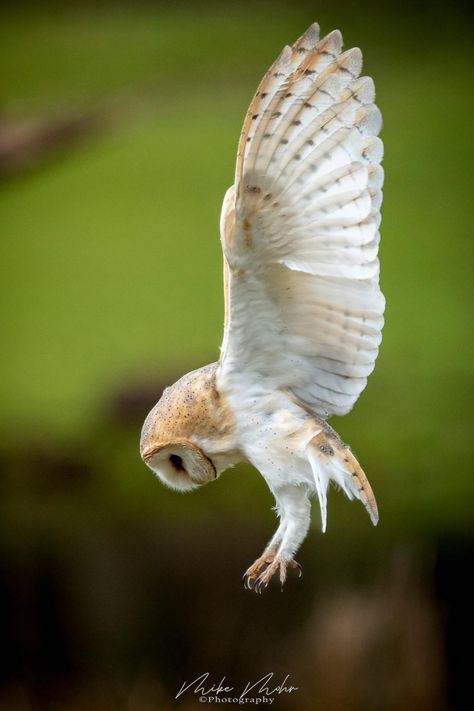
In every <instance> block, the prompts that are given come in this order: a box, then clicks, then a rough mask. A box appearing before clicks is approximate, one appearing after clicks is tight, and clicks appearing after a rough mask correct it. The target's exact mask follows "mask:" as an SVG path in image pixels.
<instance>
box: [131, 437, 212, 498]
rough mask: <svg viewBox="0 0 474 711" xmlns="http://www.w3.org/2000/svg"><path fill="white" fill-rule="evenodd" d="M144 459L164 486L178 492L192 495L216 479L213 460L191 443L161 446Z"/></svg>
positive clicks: (145, 453) (152, 450)
mask: <svg viewBox="0 0 474 711" xmlns="http://www.w3.org/2000/svg"><path fill="white" fill-rule="evenodd" d="M142 457H143V461H144V462H145V464H146V465H147V466H148V467H150V469H151V470H152V471H153V472H155V474H156V475H157V476H158V477H159V478H160V479H161V481H162V482H163V483H164V484H166V485H167V486H169V487H171V488H172V489H177V490H178V491H192V490H193V489H197V488H198V486H202V485H203V484H207V482H209V481H214V479H216V478H217V473H216V469H215V467H214V465H213V463H212V462H211V460H210V459H209V458H208V457H206V455H205V454H204V452H202V450H200V449H199V448H198V447H196V446H195V445H193V444H191V443H188V442H176V443H171V444H167V445H165V446H159V447H156V448H154V449H151V450H149V451H145V452H143V454H142Z"/></svg>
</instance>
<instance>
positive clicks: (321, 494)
mask: <svg viewBox="0 0 474 711" xmlns="http://www.w3.org/2000/svg"><path fill="white" fill-rule="evenodd" d="M308 459H309V463H310V465H311V469H312V471H313V476H314V483H315V486H316V492H317V495H318V499H319V506H320V509H321V527H322V531H323V532H325V531H326V522H327V489H328V486H329V482H330V481H333V482H334V483H335V484H337V485H338V486H340V487H341V489H342V490H343V491H344V493H345V494H346V496H347V497H348V499H351V500H352V499H354V498H356V499H359V501H362V503H363V504H364V506H365V508H366V509H367V512H368V514H369V516H370V520H371V521H372V523H373V524H374V526H376V525H377V523H378V520H379V514H378V509H377V502H376V501H375V496H374V493H373V491H372V487H371V486H370V484H369V481H368V479H367V477H366V476H365V474H364V472H363V470H362V467H361V466H360V464H359V462H358V461H357V459H356V458H355V457H354V455H353V454H352V452H351V450H350V449H349V447H348V446H347V445H345V444H344V443H343V442H342V441H341V440H340V439H339V437H338V436H337V435H336V433H335V432H333V431H332V430H330V431H329V428H328V431H327V432H326V431H325V430H322V431H321V432H320V433H319V434H317V435H316V436H315V437H313V439H312V440H311V441H310V442H309V444H308Z"/></svg>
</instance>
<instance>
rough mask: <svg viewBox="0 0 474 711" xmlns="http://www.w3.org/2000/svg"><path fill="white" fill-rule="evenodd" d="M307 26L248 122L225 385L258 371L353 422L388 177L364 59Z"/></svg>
mask: <svg viewBox="0 0 474 711" xmlns="http://www.w3.org/2000/svg"><path fill="white" fill-rule="evenodd" d="M318 34H319V28H318V26H317V25H316V24H314V25H311V27H310V28H309V29H308V30H307V32H306V33H305V34H304V35H303V36H302V37H301V38H300V39H299V40H298V41H297V42H296V43H295V44H294V45H293V46H292V47H288V46H287V47H285V48H284V50H283V52H282V54H281V55H280V57H279V58H278V59H277V60H276V62H275V63H274V64H273V65H272V67H271V68H270V69H269V70H268V72H267V74H266V75H265V77H264V78H263V80H262V82H261V84H260V86H259V87H258V90H257V92H256V94H255V96H254V98H253V100H252V103H251V104H250V108H249V110H248V112H247V115H246V118H245V121H244V125H243V129H242V134H241V138H240V144H239V149H238V156H237V166H236V173H235V185H234V186H233V187H232V188H230V190H229V191H228V192H227V195H226V198H225V200H224V206H223V212H222V219H221V233H222V245H223V251H224V261H225V270H226V272H227V273H226V278H225V283H226V313H227V317H226V327H225V334H224V342H223V346H222V354H221V369H222V376H223V377H224V378H225V377H226V376H232V373H242V372H243V371H245V372H246V373H248V374H251V373H253V374H255V377H256V378H259V379H267V380H268V381H270V382H271V384H272V387H279V388H285V389H287V390H289V391H291V392H293V393H294V395H295V396H296V397H297V398H298V399H299V400H300V401H302V402H303V403H305V404H306V405H307V406H308V407H309V408H310V409H311V410H313V411H315V412H317V413H320V414H322V415H324V416H326V415H330V414H337V415H343V414H345V413H347V412H348V411H349V410H350V409H351V408H352V406H353V405H354V403H355V401H356V400H357V398H358V396H359V394H360V393H361V391H362V390H363V389H364V387H365V385H366V382H367V376H368V375H369V374H370V373H371V371H372V370H373V367H374V363H375V359H376V357H377V351H378V346H379V344H380V340H381V328H382V325H383V318H382V314H383V310H384V298H383V295H382V293H381V291H380V288H379V262H378V259H377V251H378V244H379V232H378V229H379V224H380V212H379V210H380V204H381V200H382V193H381V187H382V182H383V171H382V168H381V167H380V161H381V158H382V153H383V150H382V142H381V141H380V139H379V138H377V134H378V132H379V130H380V127H381V117H380V112H379V110H378V109H377V107H376V106H375V105H374V85H373V81H372V79H370V78H369V77H361V78H358V77H359V73H360V71H361V68H362V54H361V51H360V50H359V49H350V50H348V51H346V52H341V47H342V36H341V34H340V32H339V31H334V32H331V33H330V34H329V35H327V37H325V38H324V39H322V40H320V41H318Z"/></svg>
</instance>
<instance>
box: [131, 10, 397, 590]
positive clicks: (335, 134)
mask: <svg viewBox="0 0 474 711" xmlns="http://www.w3.org/2000/svg"><path fill="white" fill-rule="evenodd" d="M361 69H362V54H361V51H360V50H359V49H356V48H355V49H349V50H347V51H345V52H342V36H341V33H340V32H339V31H337V30H336V31H334V32H331V33H330V34H329V35H327V36H326V37H324V38H323V39H321V40H320V39H319V27H318V25H317V24H313V25H311V26H310V27H309V29H308V30H307V31H306V32H305V33H304V35H303V36H302V37H300V39H298V40H297V41H296V42H295V44H294V45H293V46H292V47H289V46H287V47H285V48H284V49H283V52H282V53H281V54H280V56H279V57H278V59H277V60H276V61H275V62H274V64H273V65H272V66H271V67H270V69H269V70H268V71H267V73H266V74H265V76H264V78H263V80H262V82H261V83H260V86H259V87H258V89H257V92H256V94H255V96H254V98H253V99H252V102H251V104H250V107H249V109H248V111H247V114H246V117H245V120H244V125H243V129H242V133H241V137H240V142H239V147H238V153H237V164H236V170H235V181H234V185H233V186H232V187H231V188H229V190H228V191H227V193H226V195H225V198H224V204H223V207H222V215H221V241H222V250H223V254H224V291H225V314H226V318H225V328H224V340H223V344H222V348H221V357H220V359H219V361H218V362H217V363H213V364H211V365H208V366H205V367H204V368H201V369H199V370H196V371H193V372H192V373H188V374H187V375H185V376H184V377H183V378H181V380H179V381H178V382H177V383H175V385H173V386H172V387H171V388H167V389H166V390H165V392H164V394H163V396H162V398H161V399H160V401H159V402H158V403H157V405H156V406H155V407H154V408H153V410H152V411H151V412H150V414H149V415H148V417H147V419H146V421H145V424H144V426H143V431H142V438H141V455H142V458H143V459H144V461H145V462H146V464H147V465H148V466H149V467H150V468H151V469H152V470H153V471H154V472H156V474H158V476H159V477H160V478H161V479H162V480H163V482H164V483H166V484H168V485H169V486H171V487H173V488H176V489H179V490H190V489H193V488H195V487H197V486H200V485H202V484H204V483H206V482H208V481H211V480H214V479H215V478H217V477H218V476H219V475H220V474H221V473H222V472H223V471H224V470H225V469H227V468H228V467H230V466H233V465H234V464H236V463H238V462H241V461H247V462H250V463H252V464H253V465H254V466H255V467H256V468H257V469H258V470H259V471H260V472H261V474H262V475H263V476H264V478H265V480H266V481H267V483H268V486H269V488H270V490H271V491H272V493H273V494H274V496H275V499H276V508H277V512H278V515H279V518H280V525H279V527H278V529H277V531H276V533H275V535H274V536H273V538H272V539H271V540H270V542H269V543H268V545H267V547H266V548H265V550H264V552H263V554H262V556H261V557H260V558H258V559H257V560H256V561H255V563H254V564H253V565H252V566H250V568H249V569H248V570H247V572H246V573H245V575H244V581H245V584H246V586H247V587H255V589H256V590H258V591H261V590H262V588H263V587H266V586H267V585H268V582H269V580H270V579H271V577H272V576H273V575H274V574H275V573H278V575H279V578H280V581H281V583H282V584H283V582H284V581H285V579H286V572H287V568H288V567H299V566H298V564H297V563H296V561H295V560H294V556H295V554H296V551H297V549H298V548H299V546H300V545H301V543H302V541H303V539H304V537H305V536H306V533H307V530H308V528H309V523H310V497H311V495H312V494H316V495H317V497H318V499H319V504H320V509H321V520H322V529H323V531H324V530H325V529H326V492H327V488H328V485H329V483H330V482H331V481H332V482H334V483H336V484H337V485H338V486H339V487H340V488H341V489H342V490H343V491H344V492H345V493H346V494H347V496H348V497H349V498H350V499H352V498H354V497H355V498H357V499H360V500H361V501H362V502H363V504H364V505H365V506H366V508H367V510H368V512H369V515H370V517H371V520H372V522H373V523H374V524H376V523H377V520H378V513H377V505H376V502H375V498H374V495H373V493H372V489H371V487H370V484H369V482H368V481H367V478H366V476H365V474H364V472H363V471H362V469H361V467H360V465H359V463H358V462H357V460H356V458H355V457H354V455H353V454H352V452H351V451H350V449H349V447H348V446H347V445H346V444H344V443H343V442H342V441H341V439H340V438H339V436H338V435H337V434H336V432H335V431H334V430H333V429H332V428H331V427H330V426H329V425H328V424H327V421H326V420H327V418H328V417H329V416H330V415H333V414H337V415H344V414H346V413H347V412H349V411H350V409H351V408H352V406H353V405H354V403H355V401H356V400H357V398H358V397H359V395H360V393H361V392H362V390H363V389H364V387H365V385H366V382H367V377H368V376H369V375H370V373H371V372H372V370H373V368H374V364H375V359H376V357H377V352H378V347H379V345H380V341H381V329H382V325H383V311H384V303H385V301H384V297H383V295H382V293H381V291H380V288H379V262H378V258H377V252H378V244H379V239H380V235H379V231H378V230H379V226H380V204H381V201H382V192H381V188H382V183H383V170H382V168H381V166H380V161H381V159H382V155H383V146H382V142H381V140H380V139H379V138H378V137H377V134H378V133H379V131H380V128H381V116H380V112H379V110H378V109H377V107H376V106H375V104H374V98H375V91H374V84H373V81H372V79H370V78H369V77H360V78H359V74H360V72H361Z"/></svg>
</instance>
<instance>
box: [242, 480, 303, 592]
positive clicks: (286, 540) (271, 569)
mask: <svg viewBox="0 0 474 711" xmlns="http://www.w3.org/2000/svg"><path fill="white" fill-rule="evenodd" d="M274 494H275V498H276V501H277V511H278V513H279V516H280V519H281V521H280V526H279V527H278V530H277V532H276V534H275V535H274V537H273V538H272V540H271V541H270V543H269V545H268V546H267V548H266V549H265V552H264V553H263V555H262V556H261V557H260V558H258V559H257V560H256V561H255V563H254V564H253V565H252V566H250V568H249V569H248V570H247V572H246V573H245V575H244V584H245V586H246V587H248V588H252V587H254V586H255V590H256V591H257V592H261V591H262V588H265V587H267V585H268V583H269V581H270V579H271V578H272V577H273V575H274V574H275V573H277V572H278V573H279V577H280V583H281V585H282V586H283V584H284V582H285V580H286V571H287V568H288V567H290V568H297V569H298V570H299V573H300V577H301V566H300V565H299V563H297V562H296V561H295V560H293V556H294V555H295V554H296V551H297V550H298V548H299V547H300V545H301V543H302V542H303V540H304V538H305V536H306V533H307V531H308V528H309V524H310V509H311V505H310V502H309V497H308V494H309V491H308V489H307V488H306V487H304V486H301V485H300V486H298V485H291V484H288V485H285V486H282V487H279V488H278V489H275V490H274Z"/></svg>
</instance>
